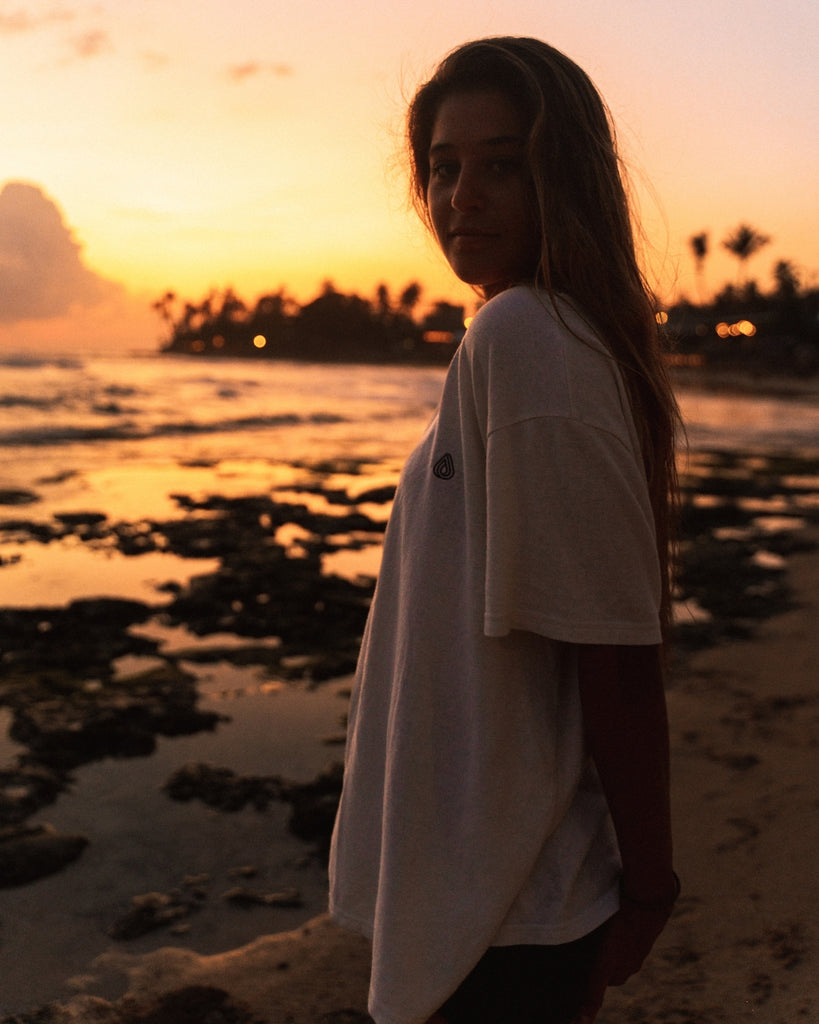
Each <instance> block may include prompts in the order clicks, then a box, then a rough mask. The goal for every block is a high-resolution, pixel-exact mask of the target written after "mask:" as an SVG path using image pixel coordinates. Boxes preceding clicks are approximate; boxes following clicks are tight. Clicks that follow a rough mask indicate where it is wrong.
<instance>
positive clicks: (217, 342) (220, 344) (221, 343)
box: [211, 334, 225, 348]
mask: <svg viewBox="0 0 819 1024" xmlns="http://www.w3.org/2000/svg"><path fill="white" fill-rule="evenodd" d="M211 344H212V345H213V347H214V348H224V347H225V339H224V338H223V337H222V335H221V334H214V336H213V341H212V343H211Z"/></svg>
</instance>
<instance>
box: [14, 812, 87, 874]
mask: <svg viewBox="0 0 819 1024" xmlns="http://www.w3.org/2000/svg"><path fill="white" fill-rule="evenodd" d="M87 845H88V839H87V838H86V837H85V836H82V835H62V834H60V833H58V832H56V831H55V829H53V828H52V827H51V826H50V825H33V826H22V825H18V826H11V827H8V828H4V829H0V888H9V887H11V886H15V885H25V884H26V883H28V882H33V881H35V880H36V879H38V878H43V877H45V876H46V875H52V874H54V872H55V871H60V870H61V869H62V868H64V867H65V866H66V865H67V864H71V863H72V861H75V860H76V859H77V858H78V857H79V856H80V854H81V853H82V852H83V850H84V849H85V847H86V846H87Z"/></svg>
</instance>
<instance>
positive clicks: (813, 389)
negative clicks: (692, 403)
mask: <svg viewBox="0 0 819 1024" xmlns="http://www.w3.org/2000/svg"><path fill="white" fill-rule="evenodd" d="M670 372H671V381H672V384H673V385H674V386H675V387H683V388H691V389H698V390H701V391H722V392H725V393H727V394H748V395H756V396H760V395H769V396H771V397H776V398H794V399H808V400H811V401H813V400H819V375H814V376H811V377H795V376H792V375H787V374H761V373H753V372H750V371H747V370H742V369H739V368H731V369H728V368H720V369H714V368H712V367H708V366H697V367H692V366H674V367H671V371H670Z"/></svg>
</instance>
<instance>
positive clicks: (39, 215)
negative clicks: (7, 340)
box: [0, 182, 121, 323]
mask: <svg viewBox="0 0 819 1024" xmlns="http://www.w3.org/2000/svg"><path fill="white" fill-rule="evenodd" d="M120 291H121V286H120V285H118V284H116V283H114V282H113V281H108V280H106V279H105V278H103V277H100V275H99V274H96V273H95V272H94V271H93V270H90V269H89V268H88V267H86V266H85V264H84V263H83V260H82V252H81V247H80V245H79V244H78V243H77V242H76V241H75V240H74V235H73V232H72V231H71V229H70V228H69V227H68V226H67V225H66V223H65V221H64V220H63V216H62V213H61V212H60V209H59V207H58V206H57V204H56V203H55V202H54V201H53V200H52V199H50V198H49V197H48V196H47V195H45V193H44V192H43V191H42V189H40V188H38V187H37V186H36V185H29V184H25V183H23V182H8V183H7V184H6V185H5V186H4V187H3V190H2V191H0V322H2V323H12V322H14V321H17V320H46V319H50V318H52V317H57V316H62V315H63V314H65V313H68V312H69V311H70V310H71V309H72V308H74V307H77V306H81V307H86V308H90V307H93V306H96V305H98V304H100V303H101V302H105V301H107V300H109V299H110V298H112V297H113V296H114V295H116V294H118V293H119V292H120Z"/></svg>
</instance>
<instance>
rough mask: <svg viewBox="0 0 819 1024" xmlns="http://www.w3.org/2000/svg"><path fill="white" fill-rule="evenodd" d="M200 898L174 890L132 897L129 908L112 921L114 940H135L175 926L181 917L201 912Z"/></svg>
mask: <svg viewBox="0 0 819 1024" xmlns="http://www.w3.org/2000/svg"><path fill="white" fill-rule="evenodd" d="M202 903H203V898H202V896H201V894H199V893H198V892H185V891H184V890H182V889H173V890H171V892H146V893H143V894H142V895H141V896H134V898H133V899H132V900H131V909H130V910H129V911H128V913H127V914H125V915H124V916H123V917H121V918H120V919H119V920H118V921H116V922H115V924H114V925H113V927H112V928H111V931H110V935H111V938H113V939H122V940H127V939H136V938H139V936H140V935H147V933H148V932H152V931H156V929H157V928H164V927H166V926H167V925H176V924H177V923H178V922H179V920H180V918H184V917H187V916H188V915H189V914H192V913H194V912H195V911H197V910H199V909H201V906H202Z"/></svg>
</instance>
